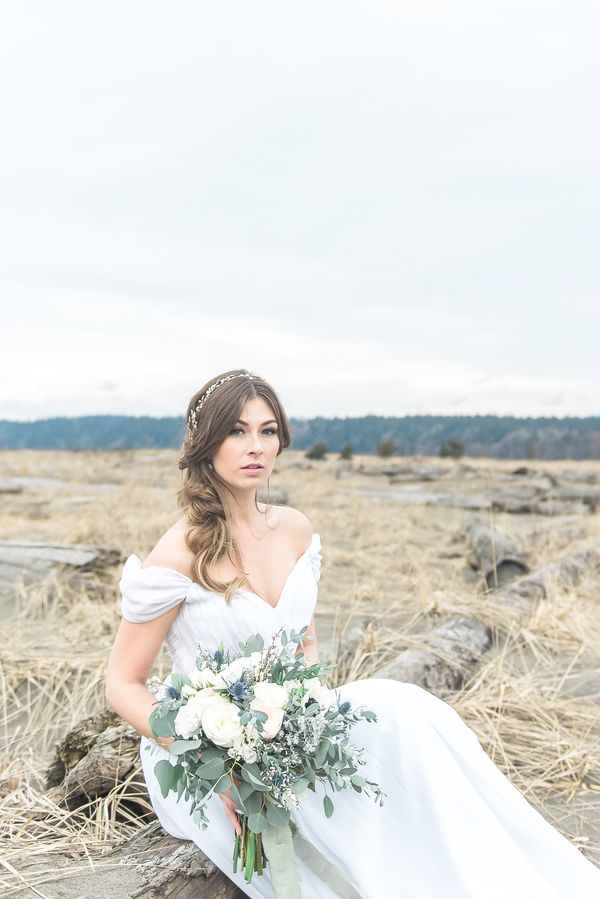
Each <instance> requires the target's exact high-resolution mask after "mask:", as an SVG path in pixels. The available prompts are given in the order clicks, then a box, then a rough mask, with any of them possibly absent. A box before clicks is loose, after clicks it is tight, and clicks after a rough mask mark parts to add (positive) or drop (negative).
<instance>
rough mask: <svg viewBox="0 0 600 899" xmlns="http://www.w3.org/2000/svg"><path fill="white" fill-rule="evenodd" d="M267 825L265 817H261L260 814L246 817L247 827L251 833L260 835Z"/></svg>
mask: <svg viewBox="0 0 600 899" xmlns="http://www.w3.org/2000/svg"><path fill="white" fill-rule="evenodd" d="M267 824H268V822H267V818H266V815H263V814H262V813H258V814H255V815H248V827H249V828H250V830H251V831H252V832H253V833H261V831H263V830H264V829H265V827H266V826H267Z"/></svg>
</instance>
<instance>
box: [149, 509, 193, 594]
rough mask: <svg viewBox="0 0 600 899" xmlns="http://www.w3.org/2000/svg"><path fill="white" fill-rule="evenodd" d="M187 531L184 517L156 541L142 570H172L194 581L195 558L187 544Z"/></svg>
mask: <svg viewBox="0 0 600 899" xmlns="http://www.w3.org/2000/svg"><path fill="white" fill-rule="evenodd" d="M186 530H187V522H186V519H185V516H183V517H182V518H180V519H179V520H178V521H176V522H175V523H174V524H173V525H171V527H170V528H169V529H168V530H167V531H165V533H164V534H163V535H162V536H161V537H160V538H159V539H158V540H157V541H156V543H155V544H154V546H153V547H152V549H151V550H150V552H149V553H148V555H147V556H146V558H145V559H144V561H143V562H142V568H150V567H152V566H158V567H161V568H172V569H173V570H174V571H176V572H179V573H180V574H183V575H184V576H185V577H188V578H190V579H192V576H193V564H194V559H195V556H194V553H193V552H192V551H191V549H190V548H189V546H188V545H187V543H186V539H185V533H186Z"/></svg>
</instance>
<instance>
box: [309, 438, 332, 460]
mask: <svg viewBox="0 0 600 899" xmlns="http://www.w3.org/2000/svg"><path fill="white" fill-rule="evenodd" d="M328 452H329V448H328V446H327V444H326V443H325V442H324V441H323V440H319V441H318V442H317V443H315V444H313V446H312V447H311V448H310V449H309V450H307V452H306V453H304V455H305V457H306V458H307V459H317V460H320V459H325V458H326V456H327V453H328Z"/></svg>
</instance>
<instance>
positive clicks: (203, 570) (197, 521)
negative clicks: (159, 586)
mask: <svg viewBox="0 0 600 899" xmlns="http://www.w3.org/2000/svg"><path fill="white" fill-rule="evenodd" d="M245 371H246V369H241V368H236V369H232V370H231V371H226V372H223V373H222V374H220V375H216V377H214V378H211V380H210V381H207V382H206V384H204V386H203V387H201V388H200V390H198V391H197V392H196V393H195V394H194V395H193V397H192V398H191V400H190V402H189V404H188V408H187V414H186V422H188V427H187V430H186V434H185V437H184V440H183V444H182V447H181V456H180V459H179V468H180V469H182V470H184V474H183V483H182V486H181V487H180V488H179V490H178V491H177V504H178V506H179V508H181V509H183V510H184V512H185V514H186V518H187V530H186V534H185V539H186V543H187V545H188V547H189V548H190V549H191V551H192V552H193V553H194V555H195V557H196V558H195V560H194V564H193V572H194V577H195V580H196V581H197V582H198V583H199V584H200V585H201V586H203V587H205V588H206V589H207V590H211V591H215V592H217V593H224V594H225V601H226V602H227V603H230V602H231V600H232V598H233V595H234V593H235V592H236V590H237V589H238V588H239V587H241V586H242V585H243V584H244V583H245V577H244V576H243V573H242V576H240V577H236V578H234V579H233V580H232V581H230V582H229V583H221V582H219V581H216V580H214V579H213V578H212V577H211V576H210V575H209V573H208V566H209V565H210V564H211V563H213V562H215V561H217V560H218V559H220V558H222V557H223V556H225V555H229V558H230V559H231V560H232V561H233V562H234V564H236V566H237V567H238V569H239V570H240V571H242V569H243V564H242V559H241V556H240V551H239V547H238V545H237V542H236V540H235V539H234V538H233V535H232V534H231V529H230V527H229V521H228V516H227V514H226V507H225V505H224V503H223V499H222V497H223V494H224V492H225V491H227V492H228V493H230V494H231V495H232V496H233V491H232V490H231V488H230V487H229V486H228V485H227V483H226V482H225V481H224V480H223V479H222V478H220V477H219V475H218V474H217V473H216V471H215V470H214V469H212V468H210V467H209V461H210V459H211V457H212V454H213V453H215V452H216V451H217V449H218V448H219V446H220V444H221V443H222V441H223V440H224V439H225V437H226V436H227V435H228V434H229V432H230V431H231V429H232V428H233V427H235V425H236V423H237V421H238V419H239V416H240V415H241V411H242V408H243V406H244V404H245V403H246V401H247V400H249V399H252V398H254V397H257V396H260V397H263V399H264V400H265V401H266V402H267V403H268V404H269V406H270V407H271V409H272V410H273V417H274V418H275V420H276V421H277V425H278V436H279V449H278V450H277V455H278V456H279V455H280V453H281V452H282V451H283V450H284V449H285V448H286V447H288V446H289V445H290V443H291V429H290V423H289V421H288V418H287V415H286V414H285V411H284V409H283V406H282V405H281V402H280V400H279V397H278V396H277V394H276V393H275V391H274V390H273V388H272V387H271V385H270V384H268V383H267V382H266V381H265V380H264V379H263V378H261V377H259V376H258V375H254V376H253V377H252V379H250V378H247V377H232V378H231V380H229V381H226V382H225V383H224V384H220V385H219V386H218V387H217V388H215V390H213V391H212V392H211V393H210V395H209V396H208V397H206V399H205V401H204V403H203V404H202V408H201V409H200V410H198V411H196V404H197V403H198V400H199V399H200V398H201V397H202V395H203V394H204V393H206V391H207V390H208V389H209V388H210V387H211V386H212V385H213V384H215V383H216V382H217V381H219V380H220V379H221V378H225V377H228V376H232V375H241V374H242V373H243V372H245ZM193 412H194V413H195V416H196V426H195V428H194V429H193V430H192V429H191V428H190V426H189V422H190V420H191V417H192V413H193ZM254 505H255V508H256V510H257V511H258V512H260V509H259V508H258V503H257V499H256V493H255V494H254ZM270 508H271V505H270V504H269V503H268V501H267V509H266V511H265V513H264V514H265V516H266V515H267V514H268V512H269V509H270Z"/></svg>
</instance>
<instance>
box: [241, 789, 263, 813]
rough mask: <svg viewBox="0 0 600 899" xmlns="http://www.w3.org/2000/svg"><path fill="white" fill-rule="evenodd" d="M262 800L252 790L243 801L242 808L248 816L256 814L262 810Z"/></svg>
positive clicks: (258, 794)
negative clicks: (243, 807)
mask: <svg viewBox="0 0 600 899" xmlns="http://www.w3.org/2000/svg"><path fill="white" fill-rule="evenodd" d="M262 804H263V798H262V796H261V795H260V793H258V792H257V791H256V790H253V791H252V793H250V795H249V796H247V797H246V799H245V800H244V806H245V808H246V809H247V811H248V814H257V813H258V812H260V810H261V809H262Z"/></svg>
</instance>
